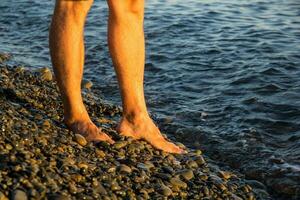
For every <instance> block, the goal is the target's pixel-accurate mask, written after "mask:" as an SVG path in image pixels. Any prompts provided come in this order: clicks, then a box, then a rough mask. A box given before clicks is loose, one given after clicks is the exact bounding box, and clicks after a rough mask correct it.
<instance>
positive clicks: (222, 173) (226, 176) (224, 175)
mask: <svg viewBox="0 0 300 200" xmlns="http://www.w3.org/2000/svg"><path fill="white" fill-rule="evenodd" d="M231 174H232V173H231V172H227V171H219V176H220V177H222V178H224V179H230V178H231Z"/></svg>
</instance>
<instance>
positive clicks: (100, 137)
mask: <svg viewBox="0 0 300 200" xmlns="http://www.w3.org/2000/svg"><path fill="white" fill-rule="evenodd" d="M95 139H96V141H105V142H108V143H110V144H114V143H115V141H114V140H113V139H111V138H110V137H109V136H108V135H106V134H105V133H102V132H101V133H99V134H98V135H97V137H96V138H95Z"/></svg>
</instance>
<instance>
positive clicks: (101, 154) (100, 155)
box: [96, 149, 105, 158]
mask: <svg viewBox="0 0 300 200" xmlns="http://www.w3.org/2000/svg"><path fill="white" fill-rule="evenodd" d="M96 155H97V156H99V157H100V158H104V157H105V152H104V151H102V150H100V149H96Z"/></svg>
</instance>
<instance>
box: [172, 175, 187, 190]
mask: <svg viewBox="0 0 300 200" xmlns="http://www.w3.org/2000/svg"><path fill="white" fill-rule="evenodd" d="M170 183H171V184H172V185H173V186H176V187H179V188H183V189H185V188H187V184H186V183H185V182H183V181H182V180H180V179H179V178H171V179H170Z"/></svg>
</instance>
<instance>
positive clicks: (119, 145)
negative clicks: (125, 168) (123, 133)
mask: <svg viewBox="0 0 300 200" xmlns="http://www.w3.org/2000/svg"><path fill="white" fill-rule="evenodd" d="M126 145H127V142H126V141H118V142H116V143H114V148H115V149H121V148H123V147H125V146H126Z"/></svg>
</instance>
